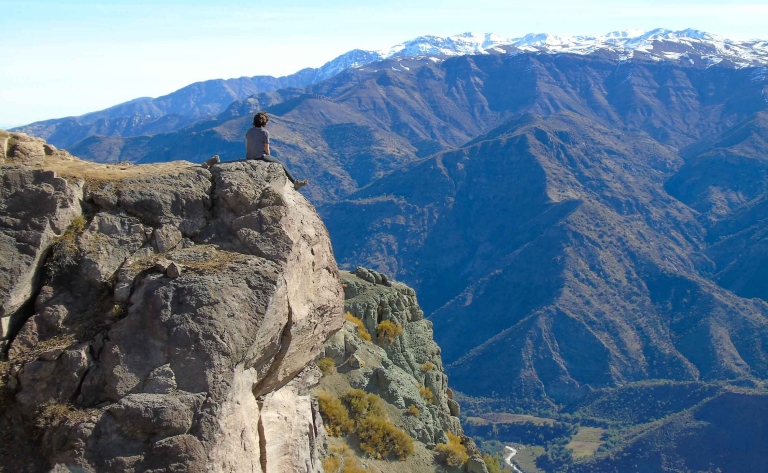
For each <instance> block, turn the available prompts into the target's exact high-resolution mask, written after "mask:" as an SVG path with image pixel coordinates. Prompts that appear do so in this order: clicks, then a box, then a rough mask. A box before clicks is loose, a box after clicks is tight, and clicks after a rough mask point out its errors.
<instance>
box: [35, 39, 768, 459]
mask: <svg viewBox="0 0 768 473" xmlns="http://www.w3.org/2000/svg"><path fill="white" fill-rule="evenodd" d="M516 41H518V42H517V43H515V42H514V41H512V40H504V39H502V38H499V37H497V36H493V35H460V36H457V37H453V38H442V39H441V38H435V37H424V38H419V39H417V40H415V41H414V42H409V43H404V44H403V45H399V46H397V47H395V48H393V49H392V50H391V51H388V52H386V53H380V52H379V53H376V54H379V55H380V56H379V57H377V58H376V59H374V60H373V62H366V61H368V59H367V58H372V57H374V53H373V52H359V53H358V54H359V55H358V56H357V57H358V61H357V62H356V63H355V65H354V66H348V67H345V66H339V70H340V72H338V73H336V74H335V75H333V76H332V77H329V78H326V79H325V80H318V81H317V82H316V83H312V84H310V85H307V86H306V87H303V88H299V87H297V88H282V89H276V90H272V91H266V92H260V93H258V94H255V95H250V96H248V97H245V98H241V99H238V100H235V101H233V102H232V103H230V104H229V105H227V106H226V107H225V108H224V109H223V110H222V111H221V112H219V113H218V114H216V115H215V116H205V117H202V118H200V119H199V120H198V119H195V120H196V121H194V122H193V123H191V124H188V125H187V126H184V127H181V128H178V129H175V130H169V131H167V132H163V133H157V134H153V135H141V136H117V135H115V136H97V135H91V136H87V137H86V138H82V139H80V140H79V141H77V142H76V143H74V144H73V145H72V146H70V147H69V150H70V151H71V152H72V153H73V154H75V155H78V156H81V157H86V158H89V159H92V160H96V161H101V162H114V161H129V162H133V163H145V162H162V161H170V160H175V159H186V160H190V161H196V162H201V161H203V160H204V159H207V158H208V157H210V156H211V155H212V154H219V155H220V156H221V157H222V158H223V159H224V160H235V159H238V158H241V157H242V153H243V143H242V137H243V135H244V133H245V131H246V130H247V129H248V128H249V127H250V120H251V117H252V114H253V113H254V112H255V111H257V110H267V111H268V112H269V113H270V115H271V116H272V120H271V121H270V125H269V127H270V130H271V132H272V135H273V137H274V143H273V148H274V150H275V151H276V154H277V155H279V157H280V158H281V159H283V160H284V161H285V162H287V163H288V166H289V167H290V168H291V169H292V170H293V171H295V172H296V173H297V174H299V175H300V176H301V177H309V178H310V179H311V185H310V186H307V187H306V188H305V189H306V190H305V191H304V190H303V191H302V192H306V195H307V196H308V197H309V198H310V200H312V201H313V202H314V203H315V204H316V205H317V206H318V209H319V211H320V214H321V215H322V217H323V220H324V222H325V224H326V225H327V227H328V230H329V232H330V235H331V239H332V242H333V247H334V254H335V257H336V258H337V260H338V261H339V263H340V265H341V266H342V267H346V268H350V269H351V268H353V267H354V266H357V265H364V266H367V267H370V268H373V269H375V270H377V271H380V272H382V273H384V274H387V275H389V276H393V277H396V278H397V279H398V280H402V281H404V282H406V283H408V284H409V285H411V286H413V287H414V288H415V289H416V291H417V293H418V295H419V302H420V305H421V307H422V308H423V309H424V311H425V313H426V314H427V316H428V318H429V319H430V320H431V321H432V323H433V324H434V333H435V339H436V340H437V341H438V343H439V344H440V346H441V348H442V358H443V360H444V361H445V363H446V367H447V372H448V374H449V376H450V379H451V384H452V386H454V387H455V388H456V389H457V390H458V391H460V392H461V393H462V394H463V395H464V396H465V397H466V398H467V399H477V400H480V401H478V402H481V403H484V404H485V405H487V406H495V407H494V408H495V409H500V410H504V409H507V410H509V409H512V408H516V409H525V410H527V412H544V411H546V412H548V413H549V415H555V414H557V413H576V414H579V413H587V414H589V415H587V414H584V415H585V416H586V417H585V418H587V420H589V421H590V422H595V423H599V422H603V423H608V424H610V423H611V422H616V421H615V419H608V420H606V417H610V416H611V415H614V414H610V413H609V414H606V416H597V415H593V414H590V412H592V411H591V410H590V409H592V408H593V406H594V405H595V402H601V401H599V400H600V399H604V397H610V396H612V395H614V393H616V392H620V393H621V396H623V398H622V399H624V400H625V401H626V402H624V403H623V404H622V405H625V406H629V407H628V409H630V410H631V409H634V408H636V407H637V406H640V405H641V404H642V402H641V401H643V402H645V400H647V399H648V398H654V399H662V398H663V399H667V398H664V397H663V396H662V395H661V394H659V393H658V391H659V390H658V389H655V388H654V389H655V390H654V389H649V388H648V386H649V385H650V386H654V387H655V386H657V384H658V383H664V384H663V386H664V389H666V390H667V391H670V392H672V393H673V394H667V396H668V397H669V399H674V398H675V394H674V393H676V392H678V390H684V389H683V388H685V387H686V386H689V385H692V384H696V385H697V386H703V387H702V388H701V389H702V390H703V391H705V392H710V391H709V389H710V388H709V387H710V386H717V389H718V390H720V391H718V393H717V394H712V395H711V397H706V396H704V397H701V398H696V400H695V402H694V400H691V402H689V403H688V404H685V403H682V404H685V405H684V406H682V407H679V408H676V409H677V410H675V409H671V408H670V407H669V406H670V403H671V404H674V403H673V402H671V401H670V402H667V401H664V402H662V401H659V403H658V405H656V407H654V409H653V413H652V415H647V416H645V417H642V418H639V417H637V416H636V417H637V418H633V419H632V420H631V423H633V424H632V425H633V427H632V429H630V431H629V433H627V434H626V436H625V437H624V443H623V444H622V445H621V446H620V447H617V448H619V449H620V450H621V452H623V453H621V452H620V453H621V454H620V455H618V456H614V455H613V454H611V456H606V457H596V459H595V460H594V461H593V462H592V463H589V464H588V465H587V467H588V468H587V470H588V471H631V470H632V471H633V470H634V469H637V468H636V467H635V464H636V462H637V461H638V460H637V459H639V458H646V459H647V460H648V461H647V468H646V469H645V470H643V471H680V472H683V471H685V472H688V471H715V470H714V468H715V467H717V466H718V465H719V466H723V467H725V468H726V469H725V470H724V471H728V470H727V468H728V467H729V466H731V467H732V466H733V464H732V463H728V462H727V461H725V460H722V457H721V456H718V455H719V454H718V455H716V454H712V455H708V456H706V457H702V456H700V455H698V456H697V454H696V453H695V451H694V450H695V445H697V442H699V440H701V442H703V441H706V444H707V445H715V444H718V443H719V444H721V445H725V444H727V445H731V444H730V443H727V442H724V441H722V438H721V437H718V436H717V435H718V434H717V433H716V432H715V431H717V430H718V429H717V428H715V427H713V426H723V432H726V431H727V432H736V431H738V430H739V429H740V427H739V426H737V425H735V424H734V422H732V421H731V420H729V419H728V418H726V417H727V410H728V409H732V408H734V407H733V406H737V407H735V408H738V406H744V405H747V406H749V405H752V406H756V407H754V409H755V412H756V413H759V412H763V411H764V406H765V392H766V382H767V380H768V349H767V348H766V347H768V302H766V301H768V284H766V282H765V281H766V280H767V279H766V276H767V274H766V270H765V267H766V265H765V262H767V261H768V244H766V242H768V232H766V221H767V220H766V218H768V140H767V139H766V138H765V137H766V136H768V98H766V97H767V96H768V78H767V77H766V66H765V63H766V61H765V42H760V41H751V42H748V41H747V42H736V41H730V40H724V39H722V38H718V37H716V36H714V35H710V34H707V33H702V32H698V31H694V30H685V31H681V32H670V31H666V30H654V31H653V32H648V33H643V34H640V33H633V32H619V33H612V34H608V35H605V36H603V37H599V38H556V37H553V36H542V37H538V38H537V37H536V36H535V35H533V36H531V37H529V38H528V39H527V40H526V41H527V42H525V43H524V42H521V41H523V40H522V39H518V40H516ZM630 53H631V54H630ZM52 126H53V127H54V128H56V126H57V125H55V124H54V125H52ZM27 131H29V132H30V133H34V129H28V130H27ZM62 136H63V135H62ZM54 143H56V141H55V140H54ZM649 383H650V384H649ZM654 383H656V384H654ZM670 386H671V387H670ZM667 388H669V389H667ZM649 392H650V394H649ZM595 399H598V401H595ZM660 406H661V407H660ZM723 406H725V407H723ZM638 408H639V407H638ZM580 415H581V414H580ZM724 416H726V417H724ZM745 418H746V419H749V418H750V416H745ZM740 419H741V417H740ZM756 419H757V418H756ZM707 422H709V424H706V423H707ZM608 424H599V425H608ZM705 424H706V425H709V426H710V427H706V426H705ZM758 424H759V422H758V421H756V423H755V424H754V425H751V424H750V425H746V426H744V429H742V430H744V431H745V432H747V431H748V432H757V433H756V434H755V435H757V436H758V437H759V438H765V436H766V433H765V429H764V428H762V427H760V425H762V424H760V425H758ZM610 425H613V424H610ZM633 429H634V430H633ZM761 429H762V430H761ZM723 435H726V434H725V433H724V434H723ZM760 436H762V437H760ZM670 438H673V439H675V440H676V442H668V440H669V439H670ZM702 439H703V440H702ZM718 439H721V440H718ZM677 440H681V441H679V442H677ZM701 442H699V443H698V444H702V443H701ZM673 448H674V449H676V450H674V451H673ZM729 448H730V447H729ZM649 452H650V453H649ZM614 453H615V452H614ZM670 458H672V459H673V460H670ZM697 458H699V460H701V459H702V458H706V459H707V461H710V462H711V463H713V464H714V465H715V466H713V467H711V469H710V470H708V469H707V468H710V466H706V468H704V467H701V468H700V466H701V465H700V464H699V463H697V462H698V461H699V460H697ZM763 460H764V459H763V458H762V457H761V456H760V455H757V456H756V457H755V458H754V459H751V460H749V463H748V464H749V465H750V466H751V467H754V466H755V465H760V464H764V463H761V462H763ZM670 461H671V462H672V463H669V462H670ZM701 461H703V460H701ZM665 462H667V463H665ZM675 462H676V463H675ZM638 471H640V470H638ZM731 471H733V470H732V469H731Z"/></svg>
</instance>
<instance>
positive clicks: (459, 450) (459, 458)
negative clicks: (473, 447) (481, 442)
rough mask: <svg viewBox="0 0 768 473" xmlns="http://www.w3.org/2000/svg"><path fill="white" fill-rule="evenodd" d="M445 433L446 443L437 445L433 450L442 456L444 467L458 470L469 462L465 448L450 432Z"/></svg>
mask: <svg viewBox="0 0 768 473" xmlns="http://www.w3.org/2000/svg"><path fill="white" fill-rule="evenodd" d="M446 433H447V434H448V443H438V444H437V446H436V447H435V450H436V451H437V452H438V453H442V454H443V456H444V457H445V464H446V465H448V466H452V467H454V468H460V467H461V466H463V465H464V464H465V463H466V462H467V460H469V454H468V453H467V447H466V446H465V445H464V444H462V443H461V439H460V438H459V437H457V436H456V435H453V434H452V433H450V432H446Z"/></svg>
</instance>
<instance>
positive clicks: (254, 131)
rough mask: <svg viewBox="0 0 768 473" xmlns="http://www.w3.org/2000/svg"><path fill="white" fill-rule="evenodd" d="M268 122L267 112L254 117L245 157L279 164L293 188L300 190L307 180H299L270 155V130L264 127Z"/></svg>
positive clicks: (247, 137)
mask: <svg viewBox="0 0 768 473" xmlns="http://www.w3.org/2000/svg"><path fill="white" fill-rule="evenodd" d="M268 122H269V116H268V115H267V113H266V112H259V113H257V114H256V115H255V116H254V117H253V128H251V129H250V130H248V131H247V132H246V133H245V159H258V160H260V161H266V162H268V163H277V164H279V165H280V166H282V168H283V171H285V175H286V176H287V177H288V180H289V181H291V182H292V183H293V188H294V189H296V190H299V189H301V188H302V187H304V186H306V185H307V180H306V179H305V180H303V181H299V180H297V179H296V178H294V177H293V176H292V175H291V173H290V172H288V169H286V168H285V165H284V164H283V163H281V162H280V161H278V160H277V159H275V158H273V157H272V156H270V153H269V132H268V131H267V130H265V129H264V127H265V126H267V123H268Z"/></svg>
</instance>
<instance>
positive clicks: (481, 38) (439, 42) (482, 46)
mask: <svg viewBox="0 0 768 473" xmlns="http://www.w3.org/2000/svg"><path fill="white" fill-rule="evenodd" d="M504 44H509V42H508V40H506V39H504V38H503V37H501V36H499V35H496V34H491V33H486V34H475V33H464V34H460V35H456V36H449V37H447V38H441V37H439V36H420V37H418V38H416V39H412V40H410V41H406V42H405V43H400V44H398V45H395V46H392V47H391V48H390V49H389V51H387V52H381V55H382V56H383V57H385V58H389V57H407V56H462V55H466V54H481V53H483V52H484V51H485V50H487V49H490V48H493V47H495V46H500V45H504Z"/></svg>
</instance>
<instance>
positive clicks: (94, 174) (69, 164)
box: [42, 154, 195, 186]
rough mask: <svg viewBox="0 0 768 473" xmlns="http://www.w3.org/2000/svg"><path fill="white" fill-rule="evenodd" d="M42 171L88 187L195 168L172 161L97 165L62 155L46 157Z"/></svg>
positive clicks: (189, 164)
mask: <svg viewBox="0 0 768 473" xmlns="http://www.w3.org/2000/svg"><path fill="white" fill-rule="evenodd" d="M42 167H43V169H49V170H51V171H55V172H56V174H57V175H59V176H61V177H63V178H65V179H82V180H84V181H85V183H86V185H88V186H99V185H100V184H103V183H107V182H117V181H122V180H124V179H131V178H139V177H146V176H151V175H163V174H178V173H179V172H181V171H182V170H184V169H188V168H191V167H195V165H194V164H192V163H190V162H187V161H172V162H169V163H157V164H142V165H138V166H137V165H133V164H126V163H121V164H98V163H93V162H90V161H83V160H82V159H78V158H75V157H73V156H68V155H66V156H65V155H64V154H56V155H54V156H46V157H45V161H44V162H43V165H42Z"/></svg>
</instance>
